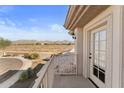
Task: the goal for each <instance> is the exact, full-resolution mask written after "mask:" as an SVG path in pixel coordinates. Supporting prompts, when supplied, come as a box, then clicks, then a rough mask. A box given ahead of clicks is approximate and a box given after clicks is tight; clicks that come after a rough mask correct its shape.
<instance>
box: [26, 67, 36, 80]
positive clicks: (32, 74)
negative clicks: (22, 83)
mask: <svg viewBox="0 0 124 93" xmlns="http://www.w3.org/2000/svg"><path fill="white" fill-rule="evenodd" d="M27 72H28V78H32V77H33V76H34V75H35V73H34V71H33V70H32V69H31V68H28V70H27Z"/></svg>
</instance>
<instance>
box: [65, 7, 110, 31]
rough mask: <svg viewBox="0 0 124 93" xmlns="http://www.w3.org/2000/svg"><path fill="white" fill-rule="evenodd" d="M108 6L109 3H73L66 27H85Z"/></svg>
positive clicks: (70, 28)
mask: <svg viewBox="0 0 124 93" xmlns="http://www.w3.org/2000/svg"><path fill="white" fill-rule="evenodd" d="M108 7H109V5H71V6H70V7H69V10H68V13H67V16H66V19H65V23H64V27H65V28H66V29H68V30H71V31H73V30H74V29H75V27H84V26H85V25H86V24H87V23H88V22H89V21H91V20H92V19H93V18H95V17H96V16H97V15H98V14H100V13H101V12H103V11H104V10H105V9H107V8H108Z"/></svg>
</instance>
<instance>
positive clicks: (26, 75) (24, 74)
mask: <svg viewBox="0 0 124 93" xmlns="http://www.w3.org/2000/svg"><path fill="white" fill-rule="evenodd" d="M34 76H35V73H34V71H33V70H32V69H31V68H28V69H27V70H26V71H24V72H22V74H21V76H20V78H19V80H20V81H24V80H27V79H30V78H32V77H34Z"/></svg>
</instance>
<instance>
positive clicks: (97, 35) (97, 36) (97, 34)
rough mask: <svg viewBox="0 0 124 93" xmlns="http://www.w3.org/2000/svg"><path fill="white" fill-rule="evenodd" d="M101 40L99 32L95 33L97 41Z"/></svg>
mask: <svg viewBox="0 0 124 93" xmlns="http://www.w3.org/2000/svg"><path fill="white" fill-rule="evenodd" d="M98 40H99V33H98V32H97V33H95V41H98Z"/></svg>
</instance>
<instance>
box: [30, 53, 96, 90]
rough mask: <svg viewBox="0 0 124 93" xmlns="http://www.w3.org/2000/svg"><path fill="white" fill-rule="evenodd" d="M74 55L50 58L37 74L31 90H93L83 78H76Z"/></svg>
mask: <svg viewBox="0 0 124 93" xmlns="http://www.w3.org/2000/svg"><path fill="white" fill-rule="evenodd" d="M76 73H77V64H76V60H75V54H74V53H73V52H67V53H63V54H59V55H54V56H52V57H51V59H50V61H49V62H47V63H46V64H45V65H44V67H43V68H42V69H41V70H40V72H39V73H38V74H37V76H38V78H37V79H36V80H35V82H34V84H33V86H32V87H33V88H94V87H95V86H94V85H93V84H92V83H91V82H90V81H89V80H88V79H85V78H83V76H77V74H76Z"/></svg>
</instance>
